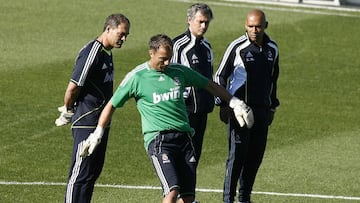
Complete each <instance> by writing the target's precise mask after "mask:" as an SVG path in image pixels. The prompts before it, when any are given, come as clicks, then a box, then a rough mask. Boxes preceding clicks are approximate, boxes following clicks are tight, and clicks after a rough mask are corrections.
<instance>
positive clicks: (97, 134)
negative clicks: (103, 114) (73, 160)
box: [80, 126, 104, 157]
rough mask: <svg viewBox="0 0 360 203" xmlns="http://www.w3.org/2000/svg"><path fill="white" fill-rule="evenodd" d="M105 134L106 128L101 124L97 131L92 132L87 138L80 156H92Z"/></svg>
mask: <svg viewBox="0 0 360 203" xmlns="http://www.w3.org/2000/svg"><path fill="white" fill-rule="evenodd" d="M103 134H104V129H103V128H102V127H100V126H97V127H96V129H95V131H94V132H93V133H90V135H89V137H88V138H87V139H86V140H85V142H84V144H83V150H82V151H81V153H80V156H81V157H86V156H90V155H91V154H92V153H93V152H94V150H95V148H96V147H97V146H98V145H99V144H100V142H101V138H102V136H103Z"/></svg>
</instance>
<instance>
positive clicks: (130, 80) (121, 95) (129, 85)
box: [111, 72, 136, 108]
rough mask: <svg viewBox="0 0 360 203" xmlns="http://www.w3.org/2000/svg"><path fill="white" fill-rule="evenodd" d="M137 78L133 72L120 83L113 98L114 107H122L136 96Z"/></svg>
mask: <svg viewBox="0 0 360 203" xmlns="http://www.w3.org/2000/svg"><path fill="white" fill-rule="evenodd" d="M135 80H136V77H135V75H134V74H132V72H130V73H128V74H127V75H126V76H125V78H124V79H123V80H122V82H121V83H120V85H119V87H118V88H117V90H116V91H115V93H114V95H113V96H112V98H111V103H112V105H113V106H114V107H116V108H120V107H122V106H123V105H124V104H125V102H126V101H127V100H129V99H130V98H131V97H134V95H135V87H134V85H133V84H135V82H134V81H135Z"/></svg>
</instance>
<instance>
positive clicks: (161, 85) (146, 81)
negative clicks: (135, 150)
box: [111, 62, 208, 150]
mask: <svg viewBox="0 0 360 203" xmlns="http://www.w3.org/2000/svg"><path fill="white" fill-rule="evenodd" d="M207 84H208V79H207V78H206V77H204V76H202V75H201V74H199V73H197V72H196V71H194V70H192V69H191V68H188V67H186V66H183V65H180V64H170V65H169V66H168V67H167V68H166V70H165V71H164V72H160V71H156V70H154V69H153V68H151V67H150V66H149V64H148V62H145V63H143V64H141V65H139V66H137V67H136V68H135V69H133V70H132V71H131V72H129V73H128V74H127V75H126V76H125V78H124V79H123V81H122V82H121V84H120V85H119V87H118V89H117V90H116V92H115V93H114V95H113V97H112V99H111V101H112V105H113V106H114V107H116V108H119V107H122V106H123V105H124V104H125V102H126V101H127V100H128V99H130V98H135V100H136V104H137V108H138V111H139V112H140V115H141V125H142V133H143V135H144V146H145V149H146V150H147V147H148V145H149V143H150V142H151V141H152V140H153V139H155V137H156V136H157V135H158V134H159V132H160V131H166V130H177V131H181V132H189V133H191V134H193V129H192V128H191V127H190V125H189V121H188V117H187V113H186V107H185V102H184V98H183V92H184V89H185V87H188V86H194V87H198V88H203V87H205V86H206V85H207Z"/></svg>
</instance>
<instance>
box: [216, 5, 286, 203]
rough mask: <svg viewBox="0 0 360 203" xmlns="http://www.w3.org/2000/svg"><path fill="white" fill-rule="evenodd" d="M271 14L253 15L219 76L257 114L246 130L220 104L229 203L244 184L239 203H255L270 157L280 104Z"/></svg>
mask: <svg viewBox="0 0 360 203" xmlns="http://www.w3.org/2000/svg"><path fill="white" fill-rule="evenodd" d="M267 26H268V22H267V21H266V17H265V13H264V12H263V11H261V10H258V9H254V10H251V11H250V12H249V13H248V15H247V17H246V21H245V29H246V33H245V34H244V35H242V36H241V37H239V38H237V39H235V40H234V41H233V42H231V43H230V45H229V46H228V48H227V50H226V52H225V54H224V56H223V58H222V61H221V63H220V66H219V68H218V70H217V72H216V73H215V77H214V79H215V82H216V83H218V84H220V85H221V86H223V87H226V88H227V90H228V91H229V92H230V93H231V94H232V95H234V96H236V97H239V98H240V99H242V100H244V101H245V103H246V104H247V105H248V106H249V107H250V108H251V109H252V110H253V113H254V119H255V121H254V125H253V126H252V127H251V128H247V127H246V126H243V127H240V125H239V124H238V123H237V122H236V119H235V117H234V115H233V113H232V112H231V110H229V109H228V107H226V105H225V103H224V102H223V101H221V100H220V99H219V98H216V104H217V105H219V106H220V119H221V120H222V121H223V122H225V123H226V124H227V129H228V138H229V153H228V159H227V162H226V175H225V180H224V193H223V198H224V202H226V203H232V202H234V199H235V196H236V187H237V183H238V182H239V184H240V187H239V196H238V202H240V203H250V202H251V201H250V195H251V191H252V188H253V185H254V182H255V177H256V174H257V171H258V169H259V167H260V164H261V162H262V159H263V155H264V152H265V147H266V141H267V134H268V127H269V125H270V124H271V123H272V120H273V118H274V113H275V110H276V108H277V107H278V106H279V104H280V103H279V100H278V98H277V95H276V91H277V79H278V75H279V52H278V47H277V45H276V43H275V42H274V41H273V40H272V39H270V37H269V36H268V35H267V34H266V33H265V29H266V28H267Z"/></svg>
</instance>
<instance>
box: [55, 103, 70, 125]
mask: <svg viewBox="0 0 360 203" xmlns="http://www.w3.org/2000/svg"><path fill="white" fill-rule="evenodd" d="M58 111H59V112H60V116H59V118H57V119H56V120H55V125H56V126H63V125H66V124H69V123H70V122H71V118H72V117H73V115H74V112H73V110H68V109H67V108H66V106H65V105H64V106H61V107H58Z"/></svg>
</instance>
